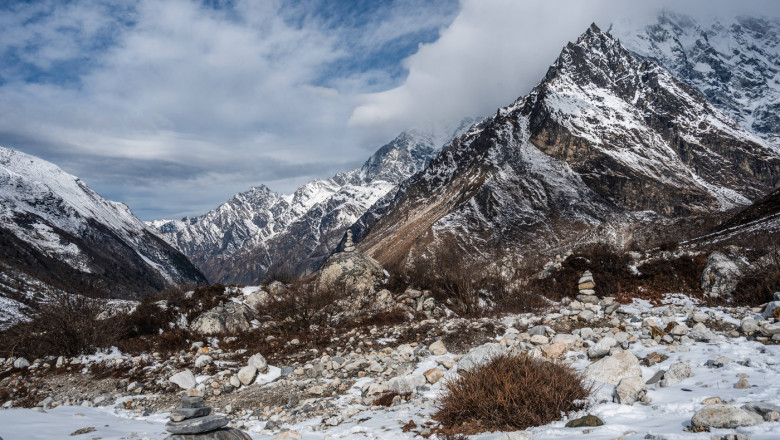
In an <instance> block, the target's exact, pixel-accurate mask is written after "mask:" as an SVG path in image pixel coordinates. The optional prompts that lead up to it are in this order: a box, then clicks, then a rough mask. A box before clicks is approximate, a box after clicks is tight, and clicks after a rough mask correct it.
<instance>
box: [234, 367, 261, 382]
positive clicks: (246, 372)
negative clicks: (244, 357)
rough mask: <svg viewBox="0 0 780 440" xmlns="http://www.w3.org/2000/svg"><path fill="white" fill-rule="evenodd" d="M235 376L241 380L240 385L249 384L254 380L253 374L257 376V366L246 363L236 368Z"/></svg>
mask: <svg viewBox="0 0 780 440" xmlns="http://www.w3.org/2000/svg"><path fill="white" fill-rule="evenodd" d="M237 376H238V380H239V381H240V382H241V385H244V386H246V385H249V384H251V383H252V381H253V380H255V376H257V368H255V367H254V366H252V365H247V366H246V367H244V368H242V369H240V370H238V374H237Z"/></svg>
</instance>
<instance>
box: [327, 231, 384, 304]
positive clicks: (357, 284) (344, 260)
mask: <svg viewBox="0 0 780 440" xmlns="http://www.w3.org/2000/svg"><path fill="white" fill-rule="evenodd" d="M347 236H348V239H347V242H346V244H345V246H344V252H339V253H336V254H333V255H332V256H331V257H330V258H328V259H327V260H326V261H325V264H323V265H322V269H320V273H319V276H318V278H317V288H318V289H337V290H339V291H344V292H346V293H347V294H348V295H351V294H352V293H358V294H360V293H374V292H375V291H376V286H377V284H379V282H380V281H381V280H383V279H384V278H385V272H384V269H383V268H382V265H380V264H379V263H378V262H377V261H376V260H374V259H373V258H371V257H368V256H366V255H365V254H363V253H361V252H357V251H355V250H354V245H353V244H352V233H351V231H347Z"/></svg>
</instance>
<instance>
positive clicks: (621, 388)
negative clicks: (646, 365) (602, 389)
mask: <svg viewBox="0 0 780 440" xmlns="http://www.w3.org/2000/svg"><path fill="white" fill-rule="evenodd" d="M646 390H647V385H645V381H644V380H642V377H641V376H633V377H626V378H624V379H621V380H620V383H618V385H617V387H616V388H615V402H616V403H622V404H624V405H633V404H634V402H637V401H639V400H640V399H641V398H642V397H643V396H644V395H645V391H646Z"/></svg>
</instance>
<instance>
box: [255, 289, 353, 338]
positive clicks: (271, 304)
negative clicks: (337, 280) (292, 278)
mask: <svg viewBox="0 0 780 440" xmlns="http://www.w3.org/2000/svg"><path fill="white" fill-rule="evenodd" d="M345 296H346V295H345V292H344V290H343V289H339V288H337V287H327V286H323V287H320V288H316V287H315V286H314V285H312V284H305V283H303V282H299V281H296V282H294V283H292V284H290V285H289V287H287V288H286V289H283V290H281V291H280V292H278V293H277V294H275V295H270V297H269V298H268V301H266V302H265V303H263V304H260V305H259V306H258V307H257V313H258V314H259V315H260V316H268V317H269V318H271V319H273V320H274V321H276V322H280V323H282V325H283V326H284V327H285V328H287V329H289V330H291V331H308V330H309V329H311V328H312V326H324V325H328V324H330V321H331V319H332V318H333V316H334V315H335V314H336V313H338V312H339V311H340V310H339V307H338V302H339V301H340V300H341V299H343V298H344V297H345Z"/></svg>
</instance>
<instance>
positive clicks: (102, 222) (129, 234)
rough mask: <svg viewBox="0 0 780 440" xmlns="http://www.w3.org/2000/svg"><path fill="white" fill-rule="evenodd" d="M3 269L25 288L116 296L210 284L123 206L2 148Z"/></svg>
mask: <svg viewBox="0 0 780 440" xmlns="http://www.w3.org/2000/svg"><path fill="white" fill-rule="evenodd" d="M0 265H2V268H3V272H4V273H5V274H6V276H10V277H12V278H15V279H17V280H19V279H28V280H32V281H31V282H30V283H27V284H28V285H32V284H41V283H42V284H48V285H50V286H51V287H52V288H55V289H60V290H63V291H66V292H72V293H104V294H108V295H111V296H114V297H127V298H139V297H142V296H145V295H149V294H152V293H156V292H158V291H160V290H161V289H163V288H165V287H166V286H169V285H173V284H202V283H204V282H205V281H206V280H205V278H204V277H203V275H202V274H201V273H200V272H199V271H198V270H197V269H196V268H195V267H194V266H193V265H192V264H191V263H190V262H189V261H188V260H187V258H186V257H185V256H184V255H182V254H181V253H180V252H179V251H178V250H176V249H174V248H173V247H172V246H170V245H169V244H167V243H165V242H164V241H163V240H161V239H160V238H159V237H158V236H157V235H156V233H155V232H154V231H153V230H152V229H150V228H148V227H147V226H146V225H145V224H144V223H143V222H141V221H140V220H138V219H137V218H136V217H135V216H134V215H133V214H132V212H131V211H130V209H129V208H128V207H127V206H126V205H124V204H122V203H118V202H113V201H109V200H105V199H103V198H102V197H101V196H100V195H98V194H97V193H95V192H94V191H93V190H92V189H90V188H89V187H88V186H87V185H86V184H85V183H84V182H83V181H81V180H80V179H78V178H77V177H75V176H72V175H70V174H68V173H66V172H64V171H62V170H61V169H60V168H58V167H57V166H56V165H54V164H52V163H49V162H46V161H44V160H42V159H39V158H37V157H34V156H30V155H27V154H24V153H21V152H18V151H14V150H11V149H7V148H2V147H0ZM5 290H8V289H5ZM11 290H14V289H11ZM16 290H19V289H16ZM6 293H11V294H13V293H14V292H12V291H9V292H6ZM16 293H19V292H16Z"/></svg>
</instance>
